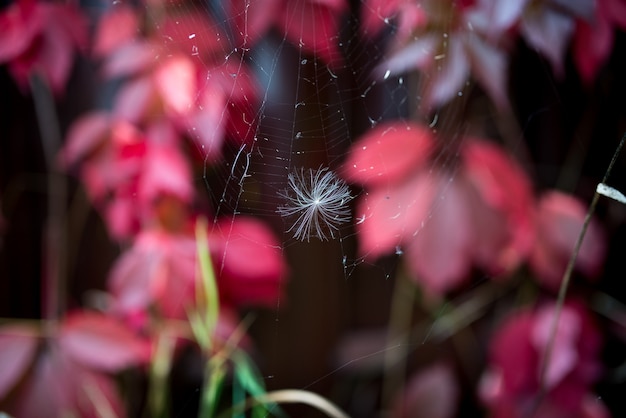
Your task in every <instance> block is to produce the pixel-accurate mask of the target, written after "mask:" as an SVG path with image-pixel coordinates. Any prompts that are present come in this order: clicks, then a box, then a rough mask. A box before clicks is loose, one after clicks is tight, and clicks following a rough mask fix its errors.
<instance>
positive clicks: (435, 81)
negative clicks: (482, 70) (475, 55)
mask: <svg viewBox="0 0 626 418" xmlns="http://www.w3.org/2000/svg"><path fill="white" fill-rule="evenodd" d="M458 38H459V37H458V36H452V37H451V39H450V40H449V42H448V48H447V50H446V52H445V57H443V58H442V61H443V62H442V63H441V64H440V65H441V66H440V65H434V66H433V67H432V68H431V69H430V71H429V75H430V76H431V77H432V78H431V80H429V81H428V85H427V86H426V92H427V94H426V102H425V103H424V105H425V106H426V107H428V108H429V107H431V106H434V107H438V106H441V105H443V104H445V103H446V102H448V101H449V100H450V99H451V98H452V97H455V96H456V95H457V94H458V93H459V92H460V91H461V90H462V89H463V85H464V83H465V81H466V80H467V78H468V76H469V70H470V65H469V61H468V59H467V55H466V53H465V48H464V46H463V42H462V41H461V40H460V39H458Z"/></svg>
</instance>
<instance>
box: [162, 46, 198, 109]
mask: <svg viewBox="0 0 626 418" xmlns="http://www.w3.org/2000/svg"><path fill="white" fill-rule="evenodd" d="M196 71H197V69H196V66H195V65H194V63H193V62H192V61H191V60H190V59H188V58H187V57H184V56H180V55H179V56H173V57H170V58H169V59H167V60H166V61H165V62H163V63H161V65H159V66H158V68H157V70H156V71H155V73H154V76H153V77H154V83H155V86H156V88H157V89H158V91H159V94H160V95H161V98H162V100H163V101H164V103H165V108H166V110H167V111H169V112H172V113H173V114H174V115H182V114H185V113H187V112H189V111H190V110H191V109H192V108H193V106H194V104H195V98H196V96H197V93H198V92H197V89H198V86H197V83H196V76H197V72H196Z"/></svg>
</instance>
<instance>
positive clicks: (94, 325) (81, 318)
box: [58, 311, 150, 371]
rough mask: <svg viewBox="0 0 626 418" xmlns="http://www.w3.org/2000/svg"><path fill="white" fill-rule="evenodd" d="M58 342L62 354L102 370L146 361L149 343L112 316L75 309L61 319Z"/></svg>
mask: <svg viewBox="0 0 626 418" xmlns="http://www.w3.org/2000/svg"><path fill="white" fill-rule="evenodd" d="M58 340H59V345H60V347H61V348H62V349H63V351H64V352H65V353H67V354H68V355H70V356H71V357H72V358H73V359H75V360H76V361H79V362H80V363H81V364H83V365H85V366H89V367H93V368H96V369H100V370H105V371H119V370H121V369H124V368H127V367H130V366H134V365H137V364H140V363H143V362H145V361H146V360H147V359H148V358H149V356H150V346H149V345H148V344H147V343H146V342H145V341H144V340H141V339H140V338H138V337H137V336H136V335H135V334H134V333H132V332H131V331H130V330H129V329H128V328H126V327H124V326H123V325H122V324H121V323H119V322H118V321H116V320H115V319H113V318H112V317H111V316H105V315H102V314H98V313H93V312H87V311H84V312H76V313H74V314H71V315H69V316H68V317H67V318H66V319H65V321H63V322H62V324H61V328H60V330H59V337H58Z"/></svg>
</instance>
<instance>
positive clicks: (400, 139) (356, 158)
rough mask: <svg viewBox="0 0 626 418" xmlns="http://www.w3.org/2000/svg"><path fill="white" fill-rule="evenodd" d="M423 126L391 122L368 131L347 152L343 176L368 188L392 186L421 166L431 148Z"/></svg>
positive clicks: (426, 130)
mask: <svg viewBox="0 0 626 418" xmlns="http://www.w3.org/2000/svg"><path fill="white" fill-rule="evenodd" d="M434 145H435V144H434V138H433V135H432V133H431V131H430V130H429V129H428V128H426V127H424V126H423V125H418V124H414V123H410V122H409V123H400V122H391V123H385V124H381V125H378V126H377V127H376V128H374V129H372V130H370V131H368V132H367V133H366V134H365V135H364V136H363V137H361V139H360V140H359V141H358V142H356V143H355V144H354V145H353V146H352V148H351V149H350V152H349V156H348V159H347V160H346V162H345V163H344V167H343V172H342V177H344V178H345V179H346V180H347V181H349V182H353V183H359V184H363V185H367V186H378V185H384V184H394V183H397V182H400V181H402V179H404V178H406V176H407V174H408V173H409V172H411V171H413V170H416V169H419V168H420V167H423V166H424V164H425V163H426V161H428V159H429V158H430V155H431V153H432V151H433V148H434Z"/></svg>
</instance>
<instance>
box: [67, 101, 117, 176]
mask: <svg viewBox="0 0 626 418" xmlns="http://www.w3.org/2000/svg"><path fill="white" fill-rule="evenodd" d="M110 125H111V118H110V116H109V115H108V114H107V113H106V112H92V113H88V114H86V115H84V116H82V117H81V118H80V119H78V120H76V121H75V122H74V123H73V124H72V126H71V127H70V130H69V132H68V134H67V140H66V142H65V146H64V147H63V151H62V153H61V154H60V163H61V165H62V166H63V167H64V168H65V169H68V168H69V167H70V166H71V165H73V164H76V163H77V162H79V161H80V160H82V159H84V158H85V157H87V156H88V155H89V154H90V153H92V152H95V151H96V149H97V148H98V147H99V146H101V144H102V142H103V141H105V140H106V137H107V136H108V134H109V129H110Z"/></svg>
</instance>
